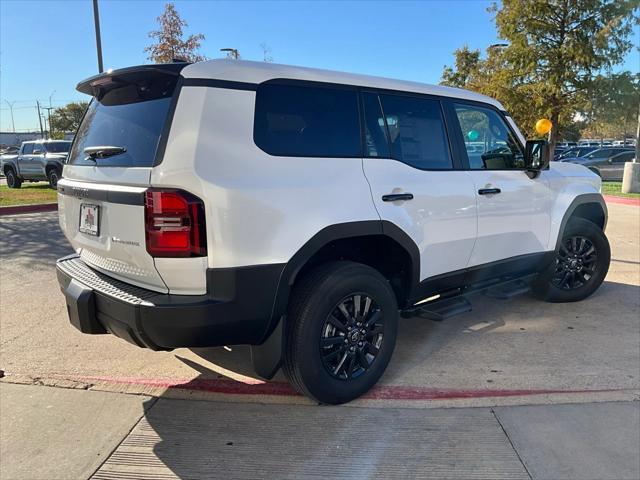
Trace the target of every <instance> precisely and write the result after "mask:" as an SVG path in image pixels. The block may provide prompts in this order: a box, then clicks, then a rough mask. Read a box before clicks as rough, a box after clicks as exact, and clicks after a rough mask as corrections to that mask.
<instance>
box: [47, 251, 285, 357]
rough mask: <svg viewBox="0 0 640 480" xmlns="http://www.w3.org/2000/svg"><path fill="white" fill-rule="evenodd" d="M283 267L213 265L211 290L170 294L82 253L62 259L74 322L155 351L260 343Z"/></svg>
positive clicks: (60, 267)
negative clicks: (115, 274) (110, 271)
mask: <svg viewBox="0 0 640 480" xmlns="http://www.w3.org/2000/svg"><path fill="white" fill-rule="evenodd" d="M282 268H283V265H266V266H265V265H262V266H255V267H243V268H242V269H210V270H208V271H207V284H208V291H209V292H210V293H208V294H207V295H168V294H160V293H157V292H152V291H150V290H146V289H143V288H139V287H136V286H133V285H130V284H128V283H125V282H121V281H119V280H116V279H113V278H111V277H109V276H108V275H105V274H103V273H101V272H98V271H96V270H94V269H92V268H90V267H89V266H88V265H87V264H85V263H84V262H83V261H82V260H81V259H80V258H79V257H78V256H77V255H71V256H68V257H65V258H61V259H60V260H58V261H57V263H56V271H57V275H58V282H59V284H60V289H61V290H62V293H63V294H64V295H65V299H66V303H67V310H68V313H69V320H70V321H71V323H72V325H74V326H75V327H76V328H77V329H78V330H80V331H81V332H83V333H88V334H104V333H111V334H113V335H116V336H118V337H120V338H122V339H124V340H127V341H128V342H130V343H133V344H135V345H138V346H139V347H146V348H151V349H153V350H167V349H173V348H179V347H211V346H221V345H238V344H248V345H257V344H260V343H261V342H262V341H263V340H264V338H265V336H266V334H267V333H268V332H267V328H268V326H269V321H270V319H271V313H272V310H273V302H274V299H275V291H276V288H277V282H278V279H279V275H280V273H281V271H282ZM214 285H215V286H216V288H213V287H214ZM216 294H217V295H216ZM216 297H217V298H216Z"/></svg>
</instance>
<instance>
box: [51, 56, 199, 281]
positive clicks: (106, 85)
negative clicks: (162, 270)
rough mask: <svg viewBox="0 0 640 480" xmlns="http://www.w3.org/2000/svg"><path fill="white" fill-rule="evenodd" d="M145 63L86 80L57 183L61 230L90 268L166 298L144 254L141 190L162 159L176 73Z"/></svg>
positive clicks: (175, 67) (150, 259)
mask: <svg viewBox="0 0 640 480" xmlns="http://www.w3.org/2000/svg"><path fill="white" fill-rule="evenodd" d="M185 65H186V64H166V65H146V66H141V67H133V68H127V69H123V70H117V71H113V72H107V73H105V74H101V75H98V76H96V77H92V78H90V79H88V80H85V81H84V82H81V83H80V84H79V85H78V90H79V91H81V92H83V93H87V94H89V95H92V96H93V99H92V100H91V102H90V104H89V107H88V109H87V111H86V113H85V116H84V118H83V120H82V123H81V125H80V128H79V129H78V132H77V134H76V137H75V139H74V142H73V146H72V148H71V151H70V152H69V158H68V162H67V164H66V165H65V167H64V172H63V177H64V178H63V179H62V180H60V182H59V183H58V191H59V194H58V204H59V216H60V226H61V228H62V230H63V232H64V233H65V235H66V237H67V238H68V240H69V242H71V245H72V246H73V248H74V249H75V250H76V252H78V253H79V254H80V256H81V258H82V259H83V260H84V261H85V262H86V263H87V264H89V265H91V266H92V267H94V268H96V269H97V270H100V271H102V272H104V273H106V274H108V275H110V276H112V277H115V278H118V279H120V280H123V281H126V282H128V283H131V284H134V285H138V286H141V287H144V288H148V289H151V290H155V291H159V292H167V291H168V289H167V286H166V285H165V283H164V282H163V281H162V278H161V276H160V275H159V273H158V271H157V269H156V268H155V265H154V258H153V257H152V256H151V255H150V254H149V253H148V252H147V248H146V230H145V195H146V194H145V192H146V190H147V188H148V187H149V179H150V175H151V169H152V168H153V166H154V164H155V163H156V157H157V156H160V155H161V154H162V151H161V150H162V147H161V145H162V142H163V141H164V140H165V138H166V134H167V131H168V124H169V123H170V121H171V118H170V117H171V111H172V105H173V102H174V100H175V99H174V93H175V92H176V85H177V83H178V79H179V74H180V70H181V69H182V68H183V67H184V66H185Z"/></svg>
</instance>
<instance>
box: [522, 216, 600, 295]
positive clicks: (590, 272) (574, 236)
mask: <svg viewBox="0 0 640 480" xmlns="http://www.w3.org/2000/svg"><path fill="white" fill-rule="evenodd" d="M610 261H611V250H610V247H609V241H608V240H607V237H606V236H605V235H604V232H603V231H602V229H601V228H600V227H598V226H597V225H596V224H595V223H593V222H590V221H588V220H584V219H582V218H575V219H573V220H571V221H570V222H569V224H568V225H567V227H566V228H565V231H564V233H563V235H562V241H561V242H560V247H559V248H558V251H557V252H556V260H555V262H554V264H553V265H552V266H551V268H550V269H549V270H548V271H547V272H545V273H544V274H542V275H541V276H540V278H539V279H538V282H537V284H536V285H535V287H534V293H536V294H537V296H538V297H540V298H542V299H543V300H546V301H548V302H576V301H579V300H583V299H585V298H587V297H588V296H589V295H591V294H592V293H593V292H595V291H596V289H597V288H598V287H599V286H600V285H601V284H602V282H603V281H604V277H605V276H606V275H607V272H608V271H609V262H610Z"/></svg>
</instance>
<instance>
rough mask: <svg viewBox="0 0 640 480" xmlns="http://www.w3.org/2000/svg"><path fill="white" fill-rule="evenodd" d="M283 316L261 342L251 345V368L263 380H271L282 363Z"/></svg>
mask: <svg viewBox="0 0 640 480" xmlns="http://www.w3.org/2000/svg"><path fill="white" fill-rule="evenodd" d="M284 318H285V317H284V316H282V317H280V321H279V322H278V325H276V328H275V329H274V330H273V332H272V333H271V335H270V336H269V338H267V339H266V340H265V341H264V342H263V343H262V344H260V345H251V363H252V364H253V370H254V371H255V372H256V374H257V375H258V376H259V377H262V378H264V379H265V380H271V379H272V378H273V376H274V375H275V374H276V372H277V371H278V369H279V368H280V365H281V364H282V347H283V345H284V337H283V335H284Z"/></svg>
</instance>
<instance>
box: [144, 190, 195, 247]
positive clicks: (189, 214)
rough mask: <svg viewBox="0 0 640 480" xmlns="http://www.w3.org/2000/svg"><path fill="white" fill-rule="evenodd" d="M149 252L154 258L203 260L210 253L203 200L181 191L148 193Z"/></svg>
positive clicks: (147, 224)
mask: <svg viewBox="0 0 640 480" xmlns="http://www.w3.org/2000/svg"><path fill="white" fill-rule="evenodd" d="M145 230H146V237H147V252H149V254H150V255H151V256H153V257H201V256H205V255H206V254H207V240H206V231H205V219H204V205H203V203H202V200H200V199H199V198H197V197H195V196H194V195H191V194H190V193H187V192H182V191H179V190H147V192H146V196H145Z"/></svg>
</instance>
